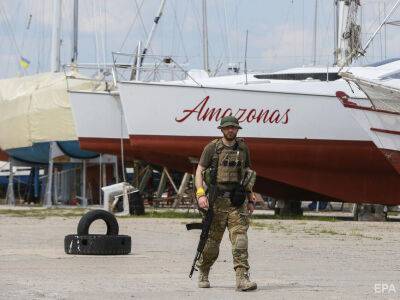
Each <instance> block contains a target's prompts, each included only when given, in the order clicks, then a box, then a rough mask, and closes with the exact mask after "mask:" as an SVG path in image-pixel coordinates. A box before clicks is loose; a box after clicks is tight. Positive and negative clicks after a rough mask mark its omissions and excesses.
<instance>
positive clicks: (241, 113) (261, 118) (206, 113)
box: [175, 96, 290, 124]
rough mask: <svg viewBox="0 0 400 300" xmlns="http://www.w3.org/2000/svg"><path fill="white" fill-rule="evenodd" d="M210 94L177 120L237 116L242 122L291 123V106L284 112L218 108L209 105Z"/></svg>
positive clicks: (207, 119) (212, 119)
mask: <svg viewBox="0 0 400 300" xmlns="http://www.w3.org/2000/svg"><path fill="white" fill-rule="evenodd" d="M209 100H210V96H207V97H205V98H204V99H203V100H202V101H201V102H200V103H199V104H197V105H196V106H195V107H193V108H191V109H185V110H183V116H181V117H179V118H178V117H177V118H175V121H176V122H179V123H181V122H184V121H186V120H187V119H188V118H190V117H191V116H193V117H194V118H196V119H197V121H210V122H211V121H216V122H218V121H220V120H221V119H222V118H223V117H225V116H235V117H236V118H237V119H238V120H239V122H240V123H242V122H246V123H270V124H287V123H289V112H290V108H288V109H286V111H285V112H284V113H282V112H281V111H280V110H279V109H274V110H272V109H268V108H263V109H258V110H257V109H254V108H251V109H250V108H238V109H237V110H235V111H234V110H233V109H231V108H216V107H208V106H207V104H208V101H209Z"/></svg>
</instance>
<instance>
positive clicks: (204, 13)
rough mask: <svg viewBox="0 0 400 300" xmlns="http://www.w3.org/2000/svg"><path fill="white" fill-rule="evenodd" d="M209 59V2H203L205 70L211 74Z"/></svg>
mask: <svg viewBox="0 0 400 300" xmlns="http://www.w3.org/2000/svg"><path fill="white" fill-rule="evenodd" d="M208 59H209V57H208V26H207V0H203V68H204V71H206V72H207V73H210V65H209V61H208Z"/></svg>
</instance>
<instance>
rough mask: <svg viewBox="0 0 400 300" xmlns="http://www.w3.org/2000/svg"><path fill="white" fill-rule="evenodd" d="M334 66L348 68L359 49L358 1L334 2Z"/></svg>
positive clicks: (339, 0) (340, 0) (337, 0)
mask: <svg viewBox="0 0 400 300" xmlns="http://www.w3.org/2000/svg"><path fill="white" fill-rule="evenodd" d="M335 4H336V14H337V19H336V20H337V21H336V22H337V24H336V28H337V29H336V30H335V31H336V34H337V35H336V39H337V40H336V42H335V46H336V49H335V65H337V66H339V67H344V66H348V65H349V64H350V63H351V62H352V61H353V58H354V56H355V55H356V54H357V53H358V52H359V51H360V48H361V38H360V36H361V26H360V25H358V24H357V11H358V7H359V6H360V5H361V4H360V0H336V2H335Z"/></svg>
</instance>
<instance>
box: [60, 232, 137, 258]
mask: <svg viewBox="0 0 400 300" xmlns="http://www.w3.org/2000/svg"><path fill="white" fill-rule="evenodd" d="M64 250H65V253H67V254H76V255H126V254H129V253H130V252H131V237H130V236H128V235H104V234H89V235H76V234H70V235H66V236H65V238H64Z"/></svg>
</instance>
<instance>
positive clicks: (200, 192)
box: [196, 187, 206, 199]
mask: <svg viewBox="0 0 400 300" xmlns="http://www.w3.org/2000/svg"><path fill="white" fill-rule="evenodd" d="M205 195H206V192H205V191H204V189H203V188H202V187H201V188H198V189H197V191H196V198H197V199H198V198H200V197H202V196H205Z"/></svg>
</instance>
